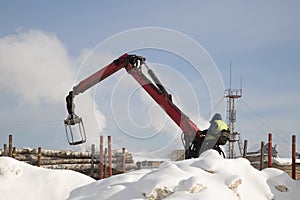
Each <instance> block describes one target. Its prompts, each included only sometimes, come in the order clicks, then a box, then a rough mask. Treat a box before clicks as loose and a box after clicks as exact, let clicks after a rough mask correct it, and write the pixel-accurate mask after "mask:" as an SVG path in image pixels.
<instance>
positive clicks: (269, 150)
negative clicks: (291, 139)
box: [268, 133, 272, 167]
mask: <svg viewBox="0 0 300 200" xmlns="http://www.w3.org/2000/svg"><path fill="white" fill-rule="evenodd" d="M268 167H272V133H269V143H268Z"/></svg>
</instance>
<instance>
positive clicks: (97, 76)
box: [67, 54, 200, 150]
mask: <svg viewBox="0 0 300 200" xmlns="http://www.w3.org/2000/svg"><path fill="white" fill-rule="evenodd" d="M142 64H145V58H143V57H141V56H136V55H128V54H124V55H122V56H121V57H119V58H118V59H116V60H114V61H113V62H112V63H111V64H109V65H107V66H105V67H104V68H102V69H100V70H99V71H97V72H95V73H94V74H92V75H91V76H89V77H87V78H86V79H84V80H82V81H81V82H80V83H79V84H78V85H76V86H74V87H73V91H71V92H70V93H69V96H67V108H68V112H69V114H70V115H71V118H72V116H73V114H74V115H75V113H74V108H73V106H72V105H73V97H74V96H76V95H78V94H80V93H83V92H84V91H86V90H87V89H89V88H91V87H93V86H94V85H96V84H97V83H99V82H100V81H102V80H104V79H105V78H107V77H109V76H110V75H112V74H114V73H115V72H117V71H119V70H120V69H122V68H125V69H126V71H127V72H128V73H129V74H130V75H131V76H132V77H133V78H134V79H135V80H136V81H137V82H138V83H139V84H140V85H141V87H142V88H143V89H144V90H145V91H146V92H147V93H148V94H149V95H150V96H151V97H152V98H153V99H154V100H155V101H156V102H157V103H158V104H159V105H160V106H161V107H162V109H163V110H164V111H165V112H166V113H167V115H168V116H169V117H170V118H171V119H172V120H173V121H174V122H175V123H176V124H177V126H178V127H180V129H181V130H182V132H183V133H184V142H185V144H184V145H185V149H186V150H187V149H189V147H190V145H191V143H192V141H193V139H194V138H195V136H196V134H197V132H198V131H200V130H199V128H198V127H197V126H196V124H195V123H194V122H192V121H191V120H190V119H189V117H188V116H187V115H185V114H184V113H183V112H182V111H181V110H180V109H179V108H178V107H177V106H176V105H175V104H174V103H173V102H172V99H171V95H170V94H168V92H167V91H166V89H165V88H164V87H163V85H162V84H161V83H160V81H159V80H158V78H157V77H156V76H155V74H154V73H153V71H152V70H151V69H149V68H148V66H147V65H146V64H145V66H146V67H147V68H148V74H149V75H150V77H151V78H152V79H153V81H154V83H153V82H151V81H150V80H149V79H148V78H147V77H146V76H145V75H144V74H143V73H142V71H141V65H142ZM68 98H69V99H68ZM75 116H76V115H75Z"/></svg>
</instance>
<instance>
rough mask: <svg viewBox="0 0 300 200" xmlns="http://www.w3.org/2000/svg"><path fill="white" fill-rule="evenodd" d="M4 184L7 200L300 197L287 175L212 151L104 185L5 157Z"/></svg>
mask: <svg viewBox="0 0 300 200" xmlns="http://www.w3.org/2000/svg"><path fill="white" fill-rule="evenodd" d="M0 185H1V186H2V187H0V193H1V198H2V197H5V199H20V198H21V197H22V198H21V199H66V198H67V199H68V200H79V199H85V200H86V199H87V200H96V199H97V200H99V199H101V200H102V199H109V200H121V199H122V200H123V199H126V200H127V199H134V200H139V199H141V200H142V199H151V200H154V199H172V200H176V199H178V200H182V199H185V200H192V199H193V200H195V199H205V200H212V199H228V200H234V199H245V200H247V199H249V200H250V199H251V200H252V199H258V200H264V199H266V200H272V199H276V200H280V199H282V200H286V199H298V197H299V195H300V191H299V189H298V188H299V187H300V182H299V181H295V180H292V179H291V178H290V177H289V176H288V175H287V174H286V173H285V172H283V171H281V170H277V169H272V168H269V169H264V170H262V171H258V170H256V169H255V168H253V167H252V166H251V165H250V163H249V161H248V160H246V159H243V158H238V159H230V160H229V159H223V158H222V157H220V156H219V155H218V154H217V152H215V151H212V150H210V151H206V152H204V153H203V154H202V155H201V157H200V158H198V159H190V160H184V161H179V162H164V163H163V164H162V165H161V166H160V168H158V169H151V170H139V171H133V172H130V173H126V174H121V175H116V176H113V177H111V178H107V179H104V180H100V181H95V180H93V179H91V178H89V177H86V176H84V175H81V174H78V173H75V172H71V171H63V170H59V171H57V170H46V169H41V168H37V167H33V166H30V165H27V164H24V163H21V162H19V161H16V160H14V159H10V158H4V157H2V158H0ZM3 185H5V186H4V187H3ZM16 191H19V192H18V193H17V192H16Z"/></svg>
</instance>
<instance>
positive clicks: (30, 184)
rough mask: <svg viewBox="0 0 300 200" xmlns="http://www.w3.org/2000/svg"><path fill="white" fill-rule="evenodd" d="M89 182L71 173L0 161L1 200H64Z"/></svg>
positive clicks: (0, 158) (89, 181)
mask: <svg viewBox="0 0 300 200" xmlns="http://www.w3.org/2000/svg"><path fill="white" fill-rule="evenodd" d="M92 182H95V180H94V179H92V178H90V177H88V176H85V175H82V174H80V173H77V172H74V171H69V170H49V169H43V168H40V167H35V166H32V165H29V164H26V163H24V162H20V161H17V160H15V159H13V158H9V157H0V185H1V187H0V194H1V198H0V199H7V200H15V199H33V200H34V199H43V200H48V199H49V200H53V199H66V198H68V196H69V194H70V192H71V191H72V190H73V189H75V188H78V187H80V186H83V185H87V184H89V183H92Z"/></svg>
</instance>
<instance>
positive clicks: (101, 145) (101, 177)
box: [100, 135, 104, 179]
mask: <svg viewBox="0 0 300 200" xmlns="http://www.w3.org/2000/svg"><path fill="white" fill-rule="evenodd" d="M103 178H104V154H103V136H102V135H101V136H100V179H103Z"/></svg>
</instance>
